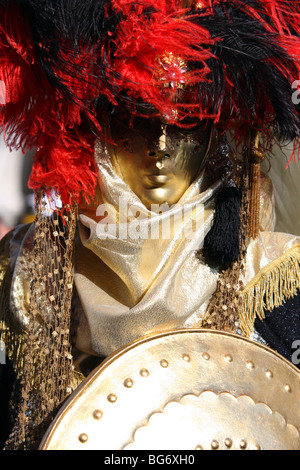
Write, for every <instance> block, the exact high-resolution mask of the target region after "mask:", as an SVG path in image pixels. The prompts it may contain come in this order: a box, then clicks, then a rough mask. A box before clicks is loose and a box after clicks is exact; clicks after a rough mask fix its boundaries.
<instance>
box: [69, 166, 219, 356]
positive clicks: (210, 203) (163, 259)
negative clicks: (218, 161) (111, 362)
mask: <svg viewBox="0 0 300 470" xmlns="http://www.w3.org/2000/svg"><path fill="white" fill-rule="evenodd" d="M99 171H100V181H101V194H102V202H104V203H106V204H107V206H108V207H113V208H114V210H115V211H116V213H117V220H118V221H119V219H120V218H121V217H122V216H123V214H122V213H121V210H120V208H119V197H120V195H122V196H123V197H124V198H125V199H126V200H127V201H128V202H129V204H130V205H131V206H134V207H135V208H136V210H138V211H139V222H140V227H141V230H142V231H143V233H145V232H146V233H148V230H150V229H151V230H152V232H151V233H159V231H160V230H163V224H166V225H165V226H168V222H169V221H171V223H170V226H171V227H170V233H168V234H167V236H166V238H151V237H150V236H149V237H148V236H146V237H145V238H137V239H133V238H130V220H129V219H127V220H126V221H125V222H124V223H123V228H124V225H125V226H126V228H127V229H128V230H127V231H126V233H128V235H129V236H128V237H124V238H123V237H121V236H119V237H118V236H116V235H115V234H108V236H107V238H105V239H104V238H102V237H100V236H98V230H99V224H100V222H97V219H96V217H95V215H94V217H93V218H92V217H91V216H90V215H91V214H90V212H89V216H87V215H85V214H83V212H80V223H81V230H80V237H81V243H78V245H77V247H76V262H75V286H76V289H77V292H78V295H79V298H80V301H81V304H82V307H83V310H84V317H83V318H81V322H80V325H79V327H78V330H77V341H76V346H77V347H78V348H79V349H80V350H81V351H84V352H93V353H94V354H95V353H96V354H100V355H105V356H106V355H108V354H111V353H112V352H114V351H115V350H116V349H118V348H120V347H122V346H123V345H124V344H126V343H128V342H130V341H132V340H134V339H136V338H139V337H140V336H143V335H145V334H149V333H151V334H153V333H155V332H159V331H165V330H168V329H170V328H181V327H186V328H188V327H191V326H193V324H194V323H195V322H196V321H198V320H199V319H200V318H201V317H202V316H203V315H204V313H205V311H206V308H207V306H208V303H209V300H210V298H211V295H212V294H213V293H214V291H215V289H216V283H217V279H218V273H217V271H216V270H213V269H211V268H209V267H208V266H207V265H206V264H204V263H203V262H201V261H199V260H198V259H197V258H196V256H195V251H196V250H199V249H200V248H201V247H202V244H203V240H204V237H205V235H206V233H207V231H208V230H209V228H210V226H211V222H212V217H213V207H214V198H213V196H214V195H215V194H216V192H217V190H218V188H220V186H221V184H222V183H221V182H218V183H216V184H214V185H213V186H212V187H209V188H207V187H206V181H205V174H204V173H203V172H202V173H201V174H200V176H199V177H198V178H197V179H196V181H195V182H194V183H193V184H192V185H191V186H190V188H189V189H188V190H187V191H186V193H185V194H184V195H183V197H182V198H181V199H180V200H179V202H178V203H177V204H176V205H174V206H172V207H171V208H170V209H169V210H168V211H166V212H163V213H162V214H161V215H159V214H156V213H153V212H152V213H151V212H150V211H149V210H148V209H146V207H145V206H144V205H143V204H142V203H141V201H140V200H139V199H138V197H137V196H136V195H135V194H134V193H133V192H132V191H131V189H130V188H129V186H127V185H126V184H125V183H124V181H123V179H121V178H120V177H119V176H118V175H117V174H116V172H115V171H114V169H113V166H112V163H111V161H110V159H109V158H107V159H106V160H102V161H101V167H100V169H99ZM202 188H205V189H204V190H202ZM183 211H184V212H183ZM183 214H184V217H183V216H182V217H178V215H179V216H180V215H183ZM83 225H84V227H83ZM85 228H88V235H87V232H86V229H85ZM100 228H101V227H100ZM117 228H118V229H119V228H120V224H119V225H118V227H117ZM131 228H132V227H131Z"/></svg>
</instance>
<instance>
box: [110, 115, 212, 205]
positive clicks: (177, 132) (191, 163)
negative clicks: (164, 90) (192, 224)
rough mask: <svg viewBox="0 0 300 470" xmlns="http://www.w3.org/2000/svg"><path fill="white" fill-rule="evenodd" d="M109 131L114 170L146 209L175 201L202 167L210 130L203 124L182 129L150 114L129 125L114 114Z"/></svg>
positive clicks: (171, 203)
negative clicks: (111, 141) (193, 127)
mask: <svg viewBox="0 0 300 470" xmlns="http://www.w3.org/2000/svg"><path fill="white" fill-rule="evenodd" d="M111 133H112V138H113V142H114V144H115V145H111V147H110V149H109V150H110V153H111V156H112V159H113V163H114V167H115V170H116V172H117V173H118V174H119V176H121V177H122V179H123V180H124V181H125V183H126V184H128V186H129V187H130V188H131V190H132V191H133V192H134V193H135V194H136V195H137V196H138V197H139V199H140V200H141V201H142V202H143V204H144V205H145V206H146V207H147V208H148V209H150V208H151V206H152V205H160V204H163V203H167V204H168V205H169V206H171V205H173V204H175V203H177V202H178V201H179V199H180V198H181V197H182V195H183V194H184V193H185V191H186V190H187V189H188V188H189V186H190V185H191V183H192V182H193V181H194V180H195V178H196V177H197V175H198V174H199V172H200V170H201V169H202V167H203V163H204V156H205V154H206V151H207V148H208V145H209V140H210V133H211V132H210V128H208V127H206V126H202V127H198V128H197V129H191V128H187V129H184V128H179V127H177V126H171V125H168V124H164V123H162V122H161V120H160V119H159V118H152V117H147V118H136V119H135V120H134V121H133V124H132V126H129V125H128V121H127V120H125V119H122V118H119V116H118V118H116V117H115V118H113V120H112V122H111ZM152 209H153V208H152ZM154 210H155V209H154Z"/></svg>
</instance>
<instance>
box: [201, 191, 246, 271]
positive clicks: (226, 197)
mask: <svg viewBox="0 0 300 470" xmlns="http://www.w3.org/2000/svg"><path fill="white" fill-rule="evenodd" d="M241 201H242V193H241V191H240V190H239V189H238V188H236V187H227V188H224V189H222V190H221V191H220V193H219V194H218V196H217V199H216V205H215V214H214V220H213V225H212V227H211V229H210V231H209V232H208V234H207V235H206V237H205V239H204V246H203V251H202V254H203V255H204V259H205V261H206V262H207V263H209V264H210V265H216V266H226V265H230V264H232V263H233V262H235V261H237V260H238V259H239V256H240V209H241Z"/></svg>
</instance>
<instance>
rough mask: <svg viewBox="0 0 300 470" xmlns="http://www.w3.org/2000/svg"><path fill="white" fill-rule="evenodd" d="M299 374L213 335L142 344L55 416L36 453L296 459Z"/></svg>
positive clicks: (256, 348)
mask: <svg viewBox="0 0 300 470" xmlns="http://www.w3.org/2000/svg"><path fill="white" fill-rule="evenodd" d="M299 410H300V372H299V370H298V369H297V368H296V367H295V366H294V365H293V364H291V363H290V362H288V361H287V360H285V359H284V358H282V357H281V356H280V355H279V354H277V353H275V352H274V351H272V350H271V349H269V348H267V347H266V346H264V345H262V344H259V343H256V342H253V341H251V340H248V339H245V338H243V337H241V336H238V335H233V334H228V333H224V332H218V331H211V330H195V329H191V330H189V329H185V330H175V331H170V332H168V333H162V334H158V335H155V336H149V337H145V338H141V339H139V340H137V341H135V342H133V343H131V344H129V345H127V346H126V347H124V348H123V349H121V350H119V351H118V352H116V353H115V354H113V355H112V356H110V357H109V358H107V359H106V360H105V361H104V362H103V363H102V364H101V365H100V366H99V367H98V368H96V369H95V370H94V371H93V372H92V374H91V375H90V376H89V377H88V378H87V379H86V380H84V381H83V383H82V384H81V385H80V386H79V388H78V389H77V390H76V391H75V392H74V393H73V395H72V396H71V397H70V399H69V400H68V401H67V402H66V403H65V405H64V406H63V407H62V409H61V410H60V412H59V414H58V416H57V417H56V419H55V420H54V422H53V424H52V426H51V427H50V429H49V430H48V432H47V433H46V435H45V437H44V439H43V442H42V444H41V447H40V448H41V449H42V450H91V449H92V450H101V449H103V450H150V449H151V450H196V449H199V450H201V449H204V450H207V449H232V450H237V449H243V450H244V449H249V450H250V449H266V450H280V449H283V450H296V449H297V450H300V434H299V431H300V411H299Z"/></svg>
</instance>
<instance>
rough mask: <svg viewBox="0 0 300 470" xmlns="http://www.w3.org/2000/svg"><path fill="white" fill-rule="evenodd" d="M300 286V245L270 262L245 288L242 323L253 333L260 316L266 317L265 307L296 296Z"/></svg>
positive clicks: (241, 314)
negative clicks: (255, 322) (256, 320)
mask: <svg viewBox="0 0 300 470" xmlns="http://www.w3.org/2000/svg"><path fill="white" fill-rule="evenodd" d="M298 289H300V246H296V247H294V248H292V249H291V250H289V251H288V252H286V253H284V254H283V255H282V256H281V257H280V258H278V259H276V260H275V261H272V262H271V263H269V264H268V265H267V266H266V267H265V268H263V269H261V271H260V272H259V273H258V274H257V275H256V276H255V277H254V278H253V279H252V281H251V282H249V283H248V284H247V286H246V287H245V288H244V289H243V290H242V291H241V293H240V299H239V326H240V329H241V331H242V333H243V334H244V335H245V336H247V337H250V336H251V334H252V333H253V328H254V321H255V319H256V318H259V319H260V320H264V319H265V310H267V311H272V310H273V309H274V308H275V307H280V306H281V305H282V304H283V303H284V302H285V301H286V300H288V299H289V298H292V297H294V296H295V295H296V294H297V290H298Z"/></svg>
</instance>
